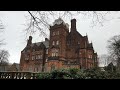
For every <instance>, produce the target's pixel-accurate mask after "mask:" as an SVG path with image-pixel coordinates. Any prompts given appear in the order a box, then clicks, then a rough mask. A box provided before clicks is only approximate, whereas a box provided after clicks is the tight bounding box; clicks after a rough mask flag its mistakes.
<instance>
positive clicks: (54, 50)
mask: <svg viewBox="0 0 120 90" xmlns="http://www.w3.org/2000/svg"><path fill="white" fill-rule="evenodd" d="M55 56H58V50H57V49H53V50H52V57H55Z"/></svg>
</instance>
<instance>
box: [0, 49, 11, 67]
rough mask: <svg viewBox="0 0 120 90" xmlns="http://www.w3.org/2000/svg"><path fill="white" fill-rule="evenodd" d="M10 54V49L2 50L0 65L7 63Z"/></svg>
mask: <svg viewBox="0 0 120 90" xmlns="http://www.w3.org/2000/svg"><path fill="white" fill-rule="evenodd" d="M9 56H10V55H9V53H8V51H6V50H0V65H2V64H7V63H8V58H9Z"/></svg>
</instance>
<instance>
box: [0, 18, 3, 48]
mask: <svg viewBox="0 0 120 90" xmlns="http://www.w3.org/2000/svg"><path fill="white" fill-rule="evenodd" d="M3 30H4V25H3V23H2V21H1V20H0V37H1V34H2V32H3ZM3 44H4V43H3V39H1V38H0V46H1V45H3Z"/></svg>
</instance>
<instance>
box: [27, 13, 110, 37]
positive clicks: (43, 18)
mask: <svg viewBox="0 0 120 90" xmlns="http://www.w3.org/2000/svg"><path fill="white" fill-rule="evenodd" d="M28 13H29V16H30V17H29V20H28V23H27V28H26V29H25V31H26V33H27V34H28V33H29V34H34V33H36V31H39V33H40V35H43V36H44V37H48V36H47V34H46V32H45V30H49V27H50V25H51V20H52V21H53V20H55V19H58V18H62V19H63V20H64V19H72V18H75V17H76V16H78V15H79V16H80V15H82V16H85V17H89V18H90V19H91V22H92V25H93V26H95V25H97V24H100V25H101V26H103V23H104V22H105V21H107V19H106V15H108V14H110V13H111V12H110V11H28Z"/></svg>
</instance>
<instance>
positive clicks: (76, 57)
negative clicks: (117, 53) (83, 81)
mask: <svg viewBox="0 0 120 90" xmlns="http://www.w3.org/2000/svg"><path fill="white" fill-rule="evenodd" d="M93 67H97V53H95V51H94V48H93V45H92V43H89V41H88V37H87V35H86V36H82V35H81V34H80V33H79V32H78V31H77V29H76V19H72V20H71V28H70V31H69V28H68V24H66V23H65V22H64V21H63V20H62V19H61V18H59V19H57V20H55V21H54V23H53V26H50V38H49V39H47V38H45V41H44V42H38V43H32V37H31V36H30V37H29V40H28V42H27V45H26V47H25V48H24V49H23V50H22V51H21V58H20V70H21V71H33V72H42V71H45V72H49V71H51V70H54V69H61V68H84V69H88V68H93Z"/></svg>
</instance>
